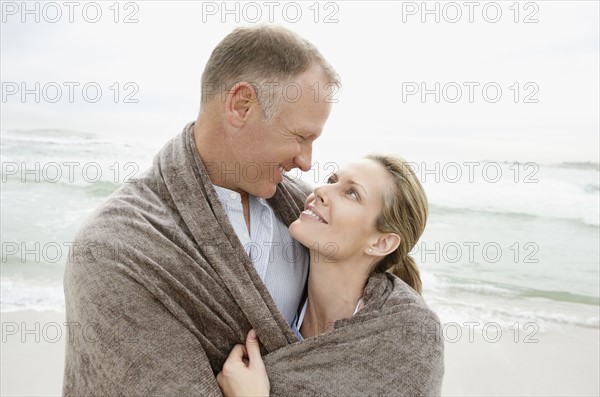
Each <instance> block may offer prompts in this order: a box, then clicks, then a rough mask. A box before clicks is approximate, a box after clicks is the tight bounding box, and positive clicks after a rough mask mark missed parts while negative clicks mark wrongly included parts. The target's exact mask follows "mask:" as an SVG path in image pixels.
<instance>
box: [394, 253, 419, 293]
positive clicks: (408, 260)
mask: <svg viewBox="0 0 600 397" xmlns="http://www.w3.org/2000/svg"><path fill="white" fill-rule="evenodd" d="M388 272H390V273H392V274H393V275H395V276H397V277H398V278H400V279H401V280H402V281H404V282H405V283H406V284H408V285H409V286H410V287H411V288H412V289H414V290H415V291H417V292H418V293H419V294H421V293H422V291H423V284H422V283H421V275H420V273H419V268H418V267H417V263H416V262H415V260H414V259H413V258H412V257H411V256H406V257H404V259H403V260H402V261H400V262H397V263H396V264H394V266H392V267H391V268H390V269H389V270H388Z"/></svg>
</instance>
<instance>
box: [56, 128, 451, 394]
mask: <svg viewBox="0 0 600 397" xmlns="http://www.w3.org/2000/svg"><path fill="white" fill-rule="evenodd" d="M192 132H193V123H190V124H188V125H187V126H186V127H185V129H184V130H183V131H182V133H181V134H179V135H177V136H176V137H175V138H173V139H172V140H171V141H169V142H168V143H167V144H166V145H165V146H164V147H163V148H162V149H161V151H160V152H159V153H158V154H157V155H156V157H155V158H154V162H153V165H152V167H151V168H150V169H149V170H148V171H147V172H145V173H144V174H143V175H142V176H141V177H140V178H138V179H136V180H132V181H130V182H128V183H126V184H124V185H123V186H122V187H121V188H120V189H119V190H117V191H116V192H115V193H114V194H113V195H111V196H110V197H109V199H108V200H107V201H106V202H105V203H104V204H102V205H101V206H100V207H99V208H98V209H97V210H96V211H95V212H94V213H93V214H92V215H91V216H90V217H89V218H88V219H87V220H86V222H85V223H84V224H83V225H82V227H81V228H80V230H79V231H78V233H77V235H76V238H75V241H74V242H73V244H72V246H71V252H70V255H69V259H68V261H67V264H66V267H65V275H64V289H65V298H66V315H67V331H68V332H67V334H68V340H67V342H66V357H65V372H64V383H63V394H64V395H76V396H81V395H103V396H116V395H182V396H189V395H196V396H221V391H220V389H219V386H218V384H217V382H216V379H215V375H216V374H217V373H218V372H219V371H220V370H221V368H222V366H223V363H224V361H225V359H226V358H227V356H228V354H229V352H230V351H231V349H232V347H233V346H234V345H235V344H236V343H242V342H243V340H244V339H245V336H246V334H247V332H248V330H249V329H250V328H254V329H255V330H256V332H257V335H258V337H259V338H260V340H261V343H262V345H261V351H262V353H263V355H264V357H265V362H266V364H267V370H268V372H269V376H270V377H271V388H272V391H273V393H272V394H273V395H290V393H294V394H295V395H306V394H310V395H326V394H329V395H341V394H344V395H348V394H362V395H376V394H379V395H383V394H385V395H394V394H396V395H401V394H404V395H408V394H439V392H440V383H441V377H442V372H443V363H442V343H441V339H440V337H439V327H438V330H437V331H432V330H431V329H432V328H435V327H436V326H438V324H439V322H438V320H437V317H435V315H434V314H433V313H432V312H431V311H430V310H429V309H428V308H427V307H426V305H425V304H424V302H423V301H422V299H421V298H420V297H419V296H418V295H417V294H416V293H413V292H411V291H412V290H410V288H409V287H408V286H406V285H405V284H403V283H402V282H401V281H400V280H399V279H394V278H393V277H392V278H389V277H391V275H390V276H386V275H378V276H374V277H372V278H371V279H370V280H369V284H368V286H367V289H366V290H365V307H364V308H363V310H361V311H360V312H359V313H358V314H357V315H356V316H354V317H353V318H351V319H346V320H340V321H338V322H336V327H335V328H336V329H335V331H334V332H333V333H331V334H327V335H324V336H321V337H318V338H314V339H313V338H311V339H307V340H306V341H304V342H301V343H298V341H297V339H296V336H295V334H294V332H293V331H292V329H291V328H290V326H289V325H288V324H287V323H286V321H285V319H284V318H283V316H282V315H281V313H280V312H279V311H278V309H277V307H276V305H275V303H274V301H273V299H272V298H271V296H270V294H269V292H268V291H267V289H266V287H265V286H264V284H263V282H262V280H261V279H260V277H259V275H258V273H257V272H256V270H255V268H254V265H253V264H252V262H251V260H250V258H249V257H248V255H247V254H246V252H245V251H244V247H243V246H242V244H241V243H240V241H239V239H238V238H237V236H236V234H235V231H234V230H233V228H232V226H231V225H230V224H229V221H228V218H227V215H226V213H225V212H224V209H223V208H222V205H221V203H220V201H219V199H218V197H217V195H216V192H215V191H214V189H213V187H212V184H211V180H210V178H209V175H208V173H207V168H208V167H205V165H204V164H203V163H202V161H201V159H200V157H199V155H198V153H197V150H196V147H195V143H194V139H193V133H192ZM307 193H308V189H307V187H306V186H305V185H303V184H301V183H299V182H298V181H295V180H293V179H291V178H285V180H284V182H283V183H281V184H279V185H278V188H277V192H276V194H275V195H274V196H273V198H271V199H269V204H270V205H271V206H272V208H273V210H274V211H275V213H276V214H277V216H279V217H280V218H281V220H282V221H283V222H284V223H285V224H287V225H289V224H290V223H291V222H293V221H294V220H295V219H296V218H297V216H298V215H299V213H300V211H301V209H302V208H303V205H304V200H305V198H306V194H307ZM288 265H289V264H288ZM408 322H415V323H416V324H417V325H418V326H417V327H416V328H418V329H417V330H416V331H415V329H413V328H414V327H411V330H410V332H409V333H407V330H406V329H405V327H404V325H406V324H408ZM415 332H416V334H417V335H421V336H423V335H425V338H423V337H415V336H414V334H415ZM436 332H437V333H436ZM407 335H410V336H407ZM432 335H433V336H437V337H436V338H433V336H432ZM342 385H346V387H345V388H344V387H342Z"/></svg>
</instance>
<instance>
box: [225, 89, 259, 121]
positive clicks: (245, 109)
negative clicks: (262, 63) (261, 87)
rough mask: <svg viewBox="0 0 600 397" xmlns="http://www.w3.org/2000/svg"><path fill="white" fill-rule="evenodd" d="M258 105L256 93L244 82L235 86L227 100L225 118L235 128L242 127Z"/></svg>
mask: <svg viewBox="0 0 600 397" xmlns="http://www.w3.org/2000/svg"><path fill="white" fill-rule="evenodd" d="M257 105H258V98H257V96H256V91H255V90H254V87H253V86H252V85H251V84H250V83H246V82H244V81H242V82H239V83H237V84H236V85H234V86H233V87H232V88H231V90H229V93H228V94H227V98H226V99H225V118H226V119H227V121H228V122H229V124H231V125H232V126H233V127H235V128H240V127H242V126H243V125H244V124H245V123H246V121H248V119H249V118H250V115H251V114H252V112H253V109H254V108H255V107H256V106H257Z"/></svg>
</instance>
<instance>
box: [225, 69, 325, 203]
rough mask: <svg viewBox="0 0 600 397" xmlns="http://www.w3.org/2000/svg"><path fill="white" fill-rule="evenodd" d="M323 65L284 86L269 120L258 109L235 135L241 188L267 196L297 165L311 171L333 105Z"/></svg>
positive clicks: (270, 195) (273, 192)
mask: <svg viewBox="0 0 600 397" xmlns="http://www.w3.org/2000/svg"><path fill="white" fill-rule="evenodd" d="M326 85H327V81H326V80H325V76H324V75H323V73H322V71H321V69H320V68H313V69H309V70H308V71H306V72H304V73H302V74H300V75H299V76H298V77H297V78H296V79H295V80H294V81H293V83H290V84H288V85H286V86H285V87H288V89H287V92H286V91H285V90H284V93H285V94H284V96H283V98H282V104H281V107H280V110H279V112H278V114H277V115H276V116H275V117H273V119H271V120H270V121H265V120H264V119H263V117H262V110H261V108H260V105H258V104H256V108H257V109H258V111H254V112H253V114H251V115H250V118H249V120H248V122H247V124H246V125H245V126H244V129H243V131H241V135H240V136H239V138H240V139H236V144H235V150H236V152H237V153H236V158H238V159H240V164H239V168H240V178H239V183H238V184H237V185H238V188H239V189H240V190H243V191H245V192H247V193H249V194H251V195H253V196H258V197H263V198H269V197H272V196H273V195H274V194H275V191H276V186H277V184H279V183H280V182H281V181H282V180H283V175H282V174H283V172H285V171H290V170H292V169H294V168H299V169H300V170H302V171H308V170H310V168H311V164H312V145H313V142H314V141H315V140H316V139H317V138H318V137H319V136H320V135H321V133H322V131H323V127H324V125H325V122H326V121H327V118H328V117H329V113H330V112H331V104H330V103H328V102H327V101H326V98H327V96H328V95H330V90H329V88H330V87H328V86H326Z"/></svg>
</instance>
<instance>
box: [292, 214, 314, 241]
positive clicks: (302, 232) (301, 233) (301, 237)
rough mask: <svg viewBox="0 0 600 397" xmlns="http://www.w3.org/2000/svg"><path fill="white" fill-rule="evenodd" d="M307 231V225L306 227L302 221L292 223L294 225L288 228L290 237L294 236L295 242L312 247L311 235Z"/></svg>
mask: <svg viewBox="0 0 600 397" xmlns="http://www.w3.org/2000/svg"><path fill="white" fill-rule="evenodd" d="M306 229H307V228H306V225H304V224H303V222H302V221H301V220H300V219H297V220H295V221H294V222H292V224H291V225H290V227H289V228H288V230H289V232H290V236H292V238H293V239H294V240H296V241H298V242H299V243H300V244H302V245H303V246H305V247H310V246H311V244H312V243H311V242H310V241H308V240H310V233H309V232H308V230H306ZM313 240H314V238H313Z"/></svg>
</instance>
